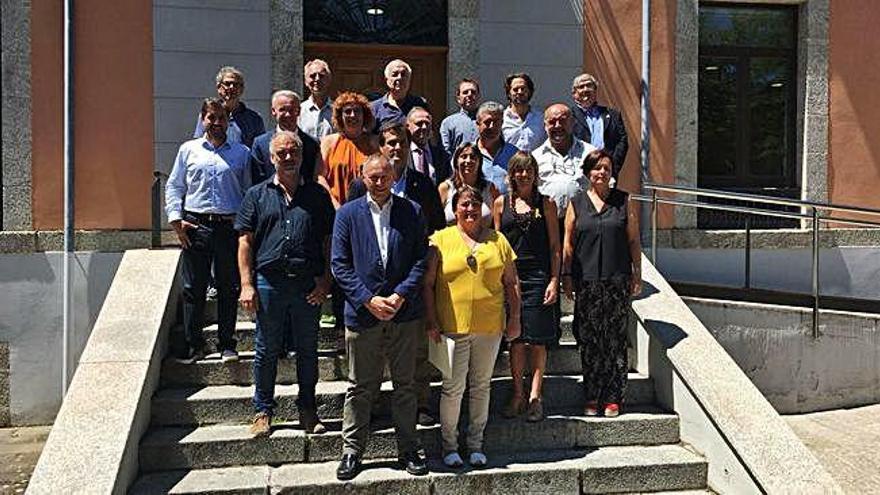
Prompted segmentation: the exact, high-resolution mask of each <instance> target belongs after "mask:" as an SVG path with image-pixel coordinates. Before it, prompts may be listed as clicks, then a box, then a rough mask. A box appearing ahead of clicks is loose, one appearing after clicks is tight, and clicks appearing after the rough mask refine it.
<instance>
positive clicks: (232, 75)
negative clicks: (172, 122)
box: [193, 66, 266, 148]
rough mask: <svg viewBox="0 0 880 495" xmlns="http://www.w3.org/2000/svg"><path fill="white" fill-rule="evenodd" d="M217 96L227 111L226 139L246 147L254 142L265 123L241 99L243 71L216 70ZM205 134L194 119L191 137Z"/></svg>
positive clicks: (200, 125) (226, 68)
mask: <svg viewBox="0 0 880 495" xmlns="http://www.w3.org/2000/svg"><path fill="white" fill-rule="evenodd" d="M215 79H216V81H217V96H218V97H219V98H220V100H221V101H223V106H224V107H225V108H226V112H227V113H229V126H228V127H227V141H229V142H230V143H243V144H244V145H245V146H247V147H248V148H250V147H251V145H252V144H253V143H254V139H255V138H256V137H257V136H259V135H260V134H262V133H264V132H266V125H265V124H264V123H263V117H260V114H258V113H257V112H255V111H253V110H251V109H250V108H248V107H246V106H245V104H244V103H243V102H242V101H241V97H242V95H243V94H244V73H242V72H241V71H240V70H238V69H236V68H235V67H231V66H225V67H221V68H220V70H219V71H218V72H217V77H216V78H215ZM204 134H205V129H204V127H203V126H202V121H201V119H198V120H197V121H196V129H195V131H193V137H194V138H197V137H200V136H203V135H204Z"/></svg>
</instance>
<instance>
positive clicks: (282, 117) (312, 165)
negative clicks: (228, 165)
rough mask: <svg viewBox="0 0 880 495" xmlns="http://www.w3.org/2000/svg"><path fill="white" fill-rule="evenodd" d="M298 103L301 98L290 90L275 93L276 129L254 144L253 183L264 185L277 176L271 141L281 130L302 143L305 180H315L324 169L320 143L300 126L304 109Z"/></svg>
mask: <svg viewBox="0 0 880 495" xmlns="http://www.w3.org/2000/svg"><path fill="white" fill-rule="evenodd" d="M299 101H300V98H299V95H298V94H296V93H294V92H293V91H290V90H286V89H282V90H279V91H276V92H275V93H273V94H272V117H273V118H274V119H275V122H276V124H277V125H276V127H275V129H272V130H271V131H268V132H265V133H263V134H260V135H259V136H257V138H256V139H254V145H253V146H251V172H252V173H253V176H254V184H259V183H260V182H263V181H264V180H266V179H268V178H269V177H270V176H271V175H272V174H273V173H275V167H274V166H273V165H272V162H271V161H270V159H269V158H270V157H269V141H271V140H272V136H274V135H275V133H277V132H280V131H290V132H293V133H295V134H296V135H297V136H298V137H299V139H300V141H302V166H301V169H300V172H299V176H300V177H302V178H303V180H306V181H313V180H315V171H316V170H321V168H322V166H321V153H320V152H319V151H320V145H319V144H318V141H316V140H315V139H314V138H312V136H310V135H308V134H306V133H305V132H304V131H303V130H302V129H300V128H299V127H298V126H297V117H299V115H300V109H301V106H300V103H299Z"/></svg>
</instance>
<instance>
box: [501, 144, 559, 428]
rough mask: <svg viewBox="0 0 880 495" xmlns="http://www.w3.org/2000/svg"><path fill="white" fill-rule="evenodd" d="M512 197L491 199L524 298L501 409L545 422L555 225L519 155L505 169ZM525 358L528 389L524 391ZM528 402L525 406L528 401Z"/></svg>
mask: <svg viewBox="0 0 880 495" xmlns="http://www.w3.org/2000/svg"><path fill="white" fill-rule="evenodd" d="M507 176H508V177H509V179H510V192H509V193H508V194H506V195H504V196H500V197H499V198H497V199H496V200H495V205H494V207H493V209H492V213H493V219H494V221H495V230H498V231H500V232H501V233H503V234H504V236H505V237H506V238H507V240H508V241H509V242H510V245H511V246H512V247H513V250H514V252H516V270H517V273H518V274H519V280H520V290H521V293H522V317H521V320H520V321H521V322H522V334H521V336H520V338H518V339H516V340H514V341H513V342H512V343H511V345H510V373H511V375H513V397H512V398H511V401H510V403H509V404H508V406H507V407H506V408H505V410H504V415H505V416H506V417H508V418H512V417H515V416H519V415H520V414H522V412H523V411H525V410H526V404H528V412H527V416H526V419H527V420H529V421H541V420H542V419H544V406H543V403H542V401H541V396H542V390H541V387H542V385H543V382H544V369H545V368H546V364H547V347H546V346H547V345H548V344H553V343H555V342H556V341H557V339H558V334H559V332H558V328H559V313H558V311H557V307H558V306H557V304H556V301H557V299H558V290H559V263H560V247H559V223H558V222H557V221H556V203H555V202H554V201H553V200H552V199H550V198H548V197H546V196H544V195H542V194H540V193H539V192H538V185H537V183H536V182H537V177H538V164H537V162H535V159H534V158H533V157H532V155H530V154H528V153H523V152H518V153H516V154H515V155H513V157H511V159H510V161H509V162H508V164H507ZM526 358H528V362H529V367H530V368H531V370H532V379H531V390H530V391H529V393H528V396H526V394H525V392H524V390H523V373H524V371H525V367H526ZM526 399H528V401H527V400H526Z"/></svg>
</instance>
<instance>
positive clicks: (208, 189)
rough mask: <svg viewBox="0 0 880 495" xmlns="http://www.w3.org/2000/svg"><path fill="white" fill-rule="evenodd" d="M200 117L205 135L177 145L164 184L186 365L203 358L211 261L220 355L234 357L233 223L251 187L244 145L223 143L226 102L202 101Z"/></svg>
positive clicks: (235, 277)
mask: <svg viewBox="0 0 880 495" xmlns="http://www.w3.org/2000/svg"><path fill="white" fill-rule="evenodd" d="M200 115H201V119H202V120H201V125H202V127H203V128H204V129H205V134H204V136H202V137H199V138H196V139H193V140H191V141H187V142H185V143H183V144H182V145H181V146H180V150H179V151H178V152H177V158H175V160H174V166H173V168H172V169H171V174H170V175H169V176H168V183H167V184H166V186H165V211H166V213H167V215H168V222H169V223H170V224H171V226H172V227H173V228H174V232H175V233H176V234H177V238H178V239H179V240H180V245H181V246H182V247H183V254H182V271H183V327H184V334H185V338H186V344H187V348H186V350H185V352H184V353H183V354H182V355H181V356H180V360H181V361H182V362H185V363H192V362H193V361H195V360H197V359H200V358H201V357H203V356H204V349H203V347H204V338H203V336H202V327H203V326H204V314H205V296H206V293H207V289H208V280H209V278H210V276H211V264H212V263H213V264H214V275H215V279H216V283H217V323H218V327H219V329H218V333H219V340H220V342H219V349H218V351H220V353H221V358H222V359H223V361H234V360H237V359H238V354H237V353H236V352H235V338H234V336H233V332H234V331H235V319H236V304H235V303H236V299H238V269H237V267H236V261H235V251H236V235H235V230H234V229H233V225H232V223H233V220H234V219H235V214H236V213H237V212H238V208H239V206H240V205H241V199H242V196H243V195H244V192H245V191H246V190H247V188H248V187H250V184H251V174H250V169H249V167H248V162H249V152H248V149H247V147H245V146H244V145H242V144H241V143H231V142H229V141H228V140H227V139H226V129H227V126H228V125H229V116H228V114H227V112H226V107H225V106H224V102H223V101H222V100H220V99H219V98H206V99H205V100H204V102H203V103H202V108H201V111H200ZM184 208H185V209H184Z"/></svg>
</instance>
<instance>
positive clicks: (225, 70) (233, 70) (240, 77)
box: [214, 65, 244, 84]
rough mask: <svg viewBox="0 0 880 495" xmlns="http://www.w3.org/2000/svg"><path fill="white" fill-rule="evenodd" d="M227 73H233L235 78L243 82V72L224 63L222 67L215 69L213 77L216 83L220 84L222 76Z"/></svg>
mask: <svg viewBox="0 0 880 495" xmlns="http://www.w3.org/2000/svg"><path fill="white" fill-rule="evenodd" d="M229 74H232V75H234V76H235V78H236V79H238V80H239V81H241V83H242V84H244V72H242V71H240V70H239V69H237V68H235V67H233V66H231V65H224V66H223V67H220V70H218V71H217V77H215V78H214V79H215V80H216V82H217V84H220V83H221V82H222V81H223V78H224V77H226V76H227V75H229Z"/></svg>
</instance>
